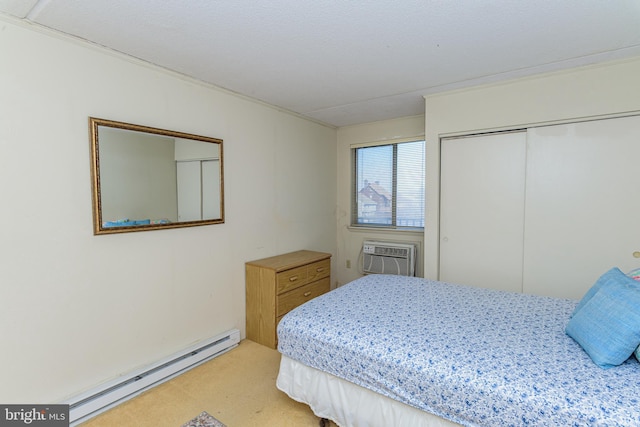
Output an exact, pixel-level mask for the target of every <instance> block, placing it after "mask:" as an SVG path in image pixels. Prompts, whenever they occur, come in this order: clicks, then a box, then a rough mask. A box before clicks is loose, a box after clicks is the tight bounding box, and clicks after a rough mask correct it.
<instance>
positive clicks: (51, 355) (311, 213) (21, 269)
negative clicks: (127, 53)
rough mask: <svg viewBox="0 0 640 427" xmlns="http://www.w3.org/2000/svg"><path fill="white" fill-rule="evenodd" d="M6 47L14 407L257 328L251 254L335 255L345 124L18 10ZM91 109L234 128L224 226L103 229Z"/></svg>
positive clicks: (2, 367) (6, 27)
mask: <svg viewBox="0 0 640 427" xmlns="http://www.w3.org/2000/svg"><path fill="white" fill-rule="evenodd" d="M0 52H1V55H0V94H1V95H0V195H1V198H2V209H1V210H0V224H2V226H1V227H0V260H1V265H0V289H1V290H2V292H1V294H0V295H1V296H0V300H1V301H2V309H0V339H1V340H2V351H1V352H0V378H1V381H0V383H1V386H0V402H3V403H24V402H34V403H37V402H57V401H60V400H62V399H65V398H67V397H69V396H70V395H74V394H76V393H78V392H80V391H82V390H85V389H87V388H91V387H93V386H95V385H97V384H98V383H101V382H103V381H105V380H109V379H112V378H113V377H115V376H118V375H120V374H122V373H124V372H127V371H129V370H132V369H134V368H138V367H141V366H144V365H147V364H148V363H151V362H153V361H156V360H158V359H161V358H163V357H165V356H167V355H169V354H171V353H173V352H175V351H178V350H180V349H182V348H184V347H186V346H188V345H189V344H191V343H194V342H197V341H199V340H202V339H205V338H207V337H210V336H213V335H217V334H219V333H221V332H223V331H225V330H228V329H231V328H239V329H240V330H241V331H242V333H243V336H244V325H245V309H244V300H245V296H244V292H245V291H244V262H245V261H248V260H251V259H256V258H261V257H265V256H270V255H275V254H278V253H283V252H288V251H292V250H297V249H301V248H306V249H312V250H320V251H326V252H331V253H335V236H336V215H335V200H336V188H337V184H336V175H337V169H336V130H335V129H332V128H329V127H326V126H322V125H319V124H317V123H314V122H311V121H307V120H303V119H301V118H299V117H297V116H294V115H291V114H288V113H284V112H281V111H278V110H276V109H274V108H271V107H268V106H265V105H263V104H260V103H258V102H254V101H251V100H248V99H245V98H241V97H238V96H235V95H232V94H230V93H228V92H225V91H223V90H219V89H216V88H212V87H210V86H206V85H204V84H200V83H198V82H194V81H192V80H189V79H186V78H182V77H180V76H178V75H176V74H173V73H169V72H167V71H164V70H161V69H158V68H156V67H153V66H150V65H147V64H143V63H140V62H138V61H136V60H133V59H128V58H125V57H123V56H121V55H119V54H115V53H110V52H108V51H105V50H102V49H100V48H96V47H92V46H90V45H88V44H85V43H83V42H79V41H73V40H70V39H68V38H65V37H63V36H58V35H53V34H51V33H49V32H47V31H45V30H40V29H37V28H30V27H29V26H28V25H27V24H22V23H19V22H17V21H13V20H11V19H10V18H6V17H0ZM89 116H95V117H100V118H105V119H112V120H117V121H124V122H129V123H135V124H141V125H147V126H152V127H159V128H165V129H171V130H176V131H181V132H188V133H193V134H200V135H205V136H211V137H216V138H221V139H223V140H224V162H225V164H224V172H225V175H224V184H225V208H226V217H225V218H226V223H225V224H222V225H212V226H204V227H192V228H185V229H172V230H160V231H148V232H139V233H124V234H115V235H102V236H93V234H92V213H91V185H90V161H89V159H90V156H89V132H88V117H89Z"/></svg>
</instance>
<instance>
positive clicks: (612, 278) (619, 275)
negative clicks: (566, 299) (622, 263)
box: [571, 267, 640, 317]
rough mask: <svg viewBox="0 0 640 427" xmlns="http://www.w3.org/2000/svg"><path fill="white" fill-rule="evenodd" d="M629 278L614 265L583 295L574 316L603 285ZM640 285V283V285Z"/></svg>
mask: <svg viewBox="0 0 640 427" xmlns="http://www.w3.org/2000/svg"><path fill="white" fill-rule="evenodd" d="M626 278H628V276H626V275H625V274H624V273H623V272H622V271H620V269H619V268H618V267H613V268H612V269H611V270H609V271H607V272H606V273H604V274H603V275H602V276H600V278H599V279H598V281H596V283H595V284H594V285H593V286H592V287H591V289H589V290H588V291H587V293H586V294H584V296H583V297H582V299H581V300H580V302H579V303H578V305H577V306H576V308H575V310H574V311H573V314H572V315H571V316H572V317H573V316H575V315H576V313H577V312H578V311H580V309H581V308H582V307H583V306H584V305H585V304H586V303H587V302H588V301H589V300H590V299H591V298H592V297H593V296H594V295H595V294H596V292H598V291H599V290H600V288H602V287H603V286H607V285H610V284H611V283H617V282H620V281H622V282H625V279H626ZM639 286H640V285H639Z"/></svg>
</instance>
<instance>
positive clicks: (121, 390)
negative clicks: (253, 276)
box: [64, 329, 240, 426]
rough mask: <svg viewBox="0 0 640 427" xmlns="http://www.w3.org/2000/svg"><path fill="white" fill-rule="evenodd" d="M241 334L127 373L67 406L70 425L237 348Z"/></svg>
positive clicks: (220, 337) (225, 336) (218, 338)
mask: <svg viewBox="0 0 640 427" xmlns="http://www.w3.org/2000/svg"><path fill="white" fill-rule="evenodd" d="M239 342H240V331H239V330H237V329H232V330H230V331H228V332H225V333H223V334H220V335H218V336H215V337H212V338H209V339H207V340H205V341H201V342H199V343H197V344H195V345H193V346H191V347H189V348H186V349H184V350H183V351H180V352H178V353H176V354H174V355H172V356H169V357H167V358H165V359H163V360H161V361H159V362H157V363H154V364H153V365H150V366H148V367H146V368H144V369H141V370H138V371H135V372H131V373H128V374H126V375H124V376H123V377H120V378H118V379H116V380H114V381H110V382H108V383H105V384H102V385H100V386H98V387H96V388H94V389H92V390H90V391H88V392H85V393H82V394H80V395H78V396H75V397H74V398H72V399H70V400H68V401H66V402H64V403H66V404H69V423H70V424H69V425H70V426H76V425H78V424H80V423H82V422H85V421H87V420H88V419H89V418H92V417H95V416H96V415H98V414H100V413H102V412H104V411H106V410H107V409H110V408H112V407H114V406H116V405H118V404H120V403H122V402H124V401H126V400H129V399H131V398H133V397H135V396H137V395H139V394H140V393H142V392H143V391H146V390H148V389H150V388H151V387H154V386H156V385H159V384H161V383H163V382H165V381H167V380H169V379H171V378H174V377H176V376H177V375H180V374H182V373H183V372H186V371H188V370H189V369H192V368H195V367H196V366H198V365H200V364H202V363H204V362H206V361H208V360H210V359H213V358H214V357H216V356H219V355H220V354H222V353H225V352H227V351H229V350H231V349H232V348H234V347H237V346H238V343H239Z"/></svg>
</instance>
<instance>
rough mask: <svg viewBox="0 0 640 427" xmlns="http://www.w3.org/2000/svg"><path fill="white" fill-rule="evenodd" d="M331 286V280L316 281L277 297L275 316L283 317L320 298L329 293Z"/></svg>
mask: <svg viewBox="0 0 640 427" xmlns="http://www.w3.org/2000/svg"><path fill="white" fill-rule="evenodd" d="M330 286H331V280H330V279H329V278H325V279H321V280H318V281H317V282H313V283H310V284H308V285H305V286H301V287H299V288H296V289H294V290H292V291H289V292H287V293H286V294H282V295H279V296H278V309H277V314H276V316H277V317H279V316H283V315H285V314H287V313H288V312H290V311H291V310H293V309H294V308H296V307H297V306H299V305H301V304H304V303H305V302H307V301H309V300H311V299H313V298H315V297H317V296H320V295H322V294H324V293H326V292H329V288H330Z"/></svg>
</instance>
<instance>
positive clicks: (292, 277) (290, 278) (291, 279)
mask: <svg viewBox="0 0 640 427" xmlns="http://www.w3.org/2000/svg"><path fill="white" fill-rule="evenodd" d="M296 280H298V276H291V277H289V281H290V282H295V281H296Z"/></svg>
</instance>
